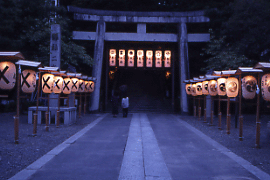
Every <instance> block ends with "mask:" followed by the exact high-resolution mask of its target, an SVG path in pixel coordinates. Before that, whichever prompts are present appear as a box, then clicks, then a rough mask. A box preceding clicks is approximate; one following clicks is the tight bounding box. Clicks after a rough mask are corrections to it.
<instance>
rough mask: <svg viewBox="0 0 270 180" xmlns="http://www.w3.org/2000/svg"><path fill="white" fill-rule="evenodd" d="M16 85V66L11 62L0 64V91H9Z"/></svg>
mask: <svg viewBox="0 0 270 180" xmlns="http://www.w3.org/2000/svg"><path fill="white" fill-rule="evenodd" d="M15 84H16V66H15V64H13V63H12V62H7V61H5V62H0V89H7V90H10V89H12V88H14V86H15Z"/></svg>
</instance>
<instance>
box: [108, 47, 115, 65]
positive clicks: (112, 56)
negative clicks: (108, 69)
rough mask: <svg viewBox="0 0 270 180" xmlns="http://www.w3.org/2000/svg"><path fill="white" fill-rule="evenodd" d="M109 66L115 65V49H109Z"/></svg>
mask: <svg viewBox="0 0 270 180" xmlns="http://www.w3.org/2000/svg"><path fill="white" fill-rule="evenodd" d="M109 61H110V66H116V49H110V60H109Z"/></svg>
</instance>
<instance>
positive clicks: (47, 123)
mask: <svg viewBox="0 0 270 180" xmlns="http://www.w3.org/2000/svg"><path fill="white" fill-rule="evenodd" d="M47 104H48V105H47V111H46V126H45V130H46V131H49V115H50V97H49V94H47Z"/></svg>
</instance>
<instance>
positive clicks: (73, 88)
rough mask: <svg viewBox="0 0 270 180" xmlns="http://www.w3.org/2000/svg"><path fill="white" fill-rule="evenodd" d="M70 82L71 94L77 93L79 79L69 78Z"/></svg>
mask: <svg viewBox="0 0 270 180" xmlns="http://www.w3.org/2000/svg"><path fill="white" fill-rule="evenodd" d="M71 82H72V86H71V92H78V89H79V88H78V87H79V79H78V78H71Z"/></svg>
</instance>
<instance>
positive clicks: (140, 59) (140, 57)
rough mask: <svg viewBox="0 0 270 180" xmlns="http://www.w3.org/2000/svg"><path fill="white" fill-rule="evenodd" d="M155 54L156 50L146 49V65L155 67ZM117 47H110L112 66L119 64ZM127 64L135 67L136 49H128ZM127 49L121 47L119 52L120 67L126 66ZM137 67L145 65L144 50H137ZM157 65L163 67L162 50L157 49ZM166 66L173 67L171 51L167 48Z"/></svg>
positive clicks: (110, 63)
mask: <svg viewBox="0 0 270 180" xmlns="http://www.w3.org/2000/svg"><path fill="white" fill-rule="evenodd" d="M153 54H154V52H153V51H152V50H147V51H146V64H145V66H146V67H153ZM116 55H117V53H116V49H110V52H109V65H110V66H117V60H116ZM127 56H128V58H127V66H128V67H134V66H135V65H134V61H135V50H132V49H130V50H128V53H127ZM125 57H126V51H125V49H120V50H119V54H118V65H119V67H125V66H126V61H125ZM137 67H144V51H143V50H137ZM155 67H157V68H161V67H162V51H161V50H157V51H155ZM164 67H166V68H169V67H171V51H170V50H165V51H164Z"/></svg>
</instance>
